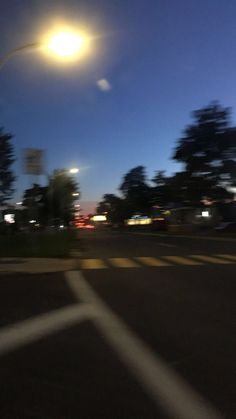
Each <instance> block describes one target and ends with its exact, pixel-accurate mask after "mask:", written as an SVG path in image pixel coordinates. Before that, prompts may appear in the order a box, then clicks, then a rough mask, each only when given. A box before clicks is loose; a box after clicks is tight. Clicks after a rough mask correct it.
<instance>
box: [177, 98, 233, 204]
mask: <svg viewBox="0 0 236 419" xmlns="http://www.w3.org/2000/svg"><path fill="white" fill-rule="evenodd" d="M173 158H174V159H175V160H177V161H178V162H181V163H183V164H184V171H183V173H185V175H184V176H182V178H184V179H183V180H184V184H183V186H184V188H185V198H186V200H189V201H191V202H195V203H196V202H199V201H200V200H201V198H202V197H203V196H207V197H209V198H211V199H212V200H219V199H222V198H225V197H227V196H228V195H229V192H228V190H229V188H230V187H232V186H234V185H235V183H236V128H234V127H231V126H230V110H229V109H228V108H223V107H222V106H221V105H219V104H218V103H217V102H214V103H212V104H210V105H209V106H208V107H205V108H203V109H200V110H197V111H195V112H193V123H192V124H191V125H189V126H187V127H186V129H185V131H184V135H183V137H182V138H180V139H179V141H178V144H177V147H176V149H175V152H174V155H173Z"/></svg>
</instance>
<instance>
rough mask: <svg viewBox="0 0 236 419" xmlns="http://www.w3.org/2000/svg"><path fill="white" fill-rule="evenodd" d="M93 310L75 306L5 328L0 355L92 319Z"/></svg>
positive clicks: (1, 338) (2, 331)
mask: <svg viewBox="0 0 236 419" xmlns="http://www.w3.org/2000/svg"><path fill="white" fill-rule="evenodd" d="M92 310H93V309H92V307H91V306H89V305H88V304H73V305H71V306H69V307H68V306H67V307H63V308H60V309H58V310H54V311H52V312H49V313H47V314H42V315H40V316H37V317H34V318H30V319H27V320H24V321H22V322H19V323H14V324H13V325H11V326H7V327H4V328H2V329H1V330H0V355H4V354H6V353H8V352H11V351H13V350H15V349H18V348H20V347H22V346H25V345H27V344H30V343H33V342H35V341H37V340H39V339H41V338H44V337H46V336H48V335H50V334H51V333H55V332H58V331H60V330H62V329H66V328H67V327H70V326H72V325H74V324H77V323H79V322H82V321H84V320H87V319H90V318H91V316H93V313H92Z"/></svg>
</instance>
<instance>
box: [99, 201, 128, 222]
mask: <svg viewBox="0 0 236 419" xmlns="http://www.w3.org/2000/svg"><path fill="white" fill-rule="evenodd" d="M104 213H106V215H107V219H108V221H110V222H111V223H121V222H122V221H124V219H125V216H126V213H125V202H124V200H123V199H121V198H120V197H118V196H116V195H114V194H105V195H104V196H103V199H102V201H101V202H99V204H98V206H97V214H104Z"/></svg>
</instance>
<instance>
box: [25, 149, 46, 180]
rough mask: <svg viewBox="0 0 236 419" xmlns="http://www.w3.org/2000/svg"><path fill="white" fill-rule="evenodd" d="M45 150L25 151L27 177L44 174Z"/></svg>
mask: <svg viewBox="0 0 236 419" xmlns="http://www.w3.org/2000/svg"><path fill="white" fill-rule="evenodd" d="M44 155H45V152H44V150H40V149H37V148H26V149H25V150H24V157H23V159H24V162H23V163H24V173H25V174H26V175H42V174H44Z"/></svg>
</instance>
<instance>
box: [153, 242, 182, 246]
mask: <svg viewBox="0 0 236 419" xmlns="http://www.w3.org/2000/svg"><path fill="white" fill-rule="evenodd" d="M157 244H158V245H160V246H163V247H177V245H176V244H169V243H162V242H158V243H157Z"/></svg>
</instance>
